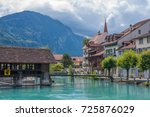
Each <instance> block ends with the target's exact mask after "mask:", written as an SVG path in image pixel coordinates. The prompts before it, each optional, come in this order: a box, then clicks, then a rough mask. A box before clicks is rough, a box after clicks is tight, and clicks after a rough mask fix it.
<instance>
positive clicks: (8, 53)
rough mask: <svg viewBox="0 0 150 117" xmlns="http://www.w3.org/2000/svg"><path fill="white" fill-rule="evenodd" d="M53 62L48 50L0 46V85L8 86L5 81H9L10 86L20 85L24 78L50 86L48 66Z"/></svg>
mask: <svg viewBox="0 0 150 117" xmlns="http://www.w3.org/2000/svg"><path fill="white" fill-rule="evenodd" d="M55 62H56V61H55V59H54V57H53V54H52V53H51V51H50V50H49V49H37V48H36V49H35V48H22V47H6V46H5V47H4V46H0V84H1V83H2V84H9V83H8V82H6V79H11V83H12V85H22V82H23V79H24V78H25V77H26V78H27V77H34V78H35V79H34V80H35V81H37V79H38V80H39V83H38V84H40V85H44V84H50V83H51V82H50V76H49V64H51V63H55ZM8 81H9V82H10V80H8ZM30 83H31V82H30ZM30 83H29V84H30ZM34 83H35V82H34ZM34 83H33V84H32V85H35V84H34ZM36 85H37V84H36Z"/></svg>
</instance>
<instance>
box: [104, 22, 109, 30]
mask: <svg viewBox="0 0 150 117" xmlns="http://www.w3.org/2000/svg"><path fill="white" fill-rule="evenodd" d="M104 32H106V33H108V28H107V22H106V19H105V24H104Z"/></svg>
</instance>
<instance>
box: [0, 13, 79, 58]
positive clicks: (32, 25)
mask: <svg viewBox="0 0 150 117" xmlns="http://www.w3.org/2000/svg"><path fill="white" fill-rule="evenodd" d="M0 44H1V45H15V46H23V47H24V46H25V47H45V46H47V47H49V48H51V49H52V51H53V52H55V53H60V54H63V53H68V54H70V55H81V53H82V49H81V48H82V37H81V36H79V35H77V34H75V33H73V32H72V30H71V29H70V28H69V27H68V26H66V25H64V24H63V23H61V22H60V21H58V20H55V19H52V18H51V17H49V16H46V15H43V14H40V13H37V12H34V11H22V12H19V13H14V14H11V15H7V16H4V17H1V18H0ZM79 48H80V49H79Z"/></svg>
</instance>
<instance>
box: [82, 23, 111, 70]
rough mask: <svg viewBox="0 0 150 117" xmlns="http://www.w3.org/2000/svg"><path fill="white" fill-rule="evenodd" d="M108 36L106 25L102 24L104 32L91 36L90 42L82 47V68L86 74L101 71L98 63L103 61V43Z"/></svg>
mask: <svg viewBox="0 0 150 117" xmlns="http://www.w3.org/2000/svg"><path fill="white" fill-rule="evenodd" d="M107 35H108V28H107V23H106V21H105V24H104V32H103V33H100V31H99V32H98V33H97V34H96V35H95V36H93V37H92V38H91V39H90V41H89V42H88V43H87V45H85V46H84V47H83V68H84V69H85V71H87V72H92V71H93V70H97V71H99V70H100V69H101V66H100V62H101V61H102V59H103V54H104V47H103V45H102V44H103V43H104V41H105V38H106V36H107Z"/></svg>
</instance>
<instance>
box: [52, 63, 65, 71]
mask: <svg viewBox="0 0 150 117" xmlns="http://www.w3.org/2000/svg"><path fill="white" fill-rule="evenodd" d="M63 69H64V67H63V65H62V64H60V63H57V64H51V65H50V73H53V72H55V71H62V70H63Z"/></svg>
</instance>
